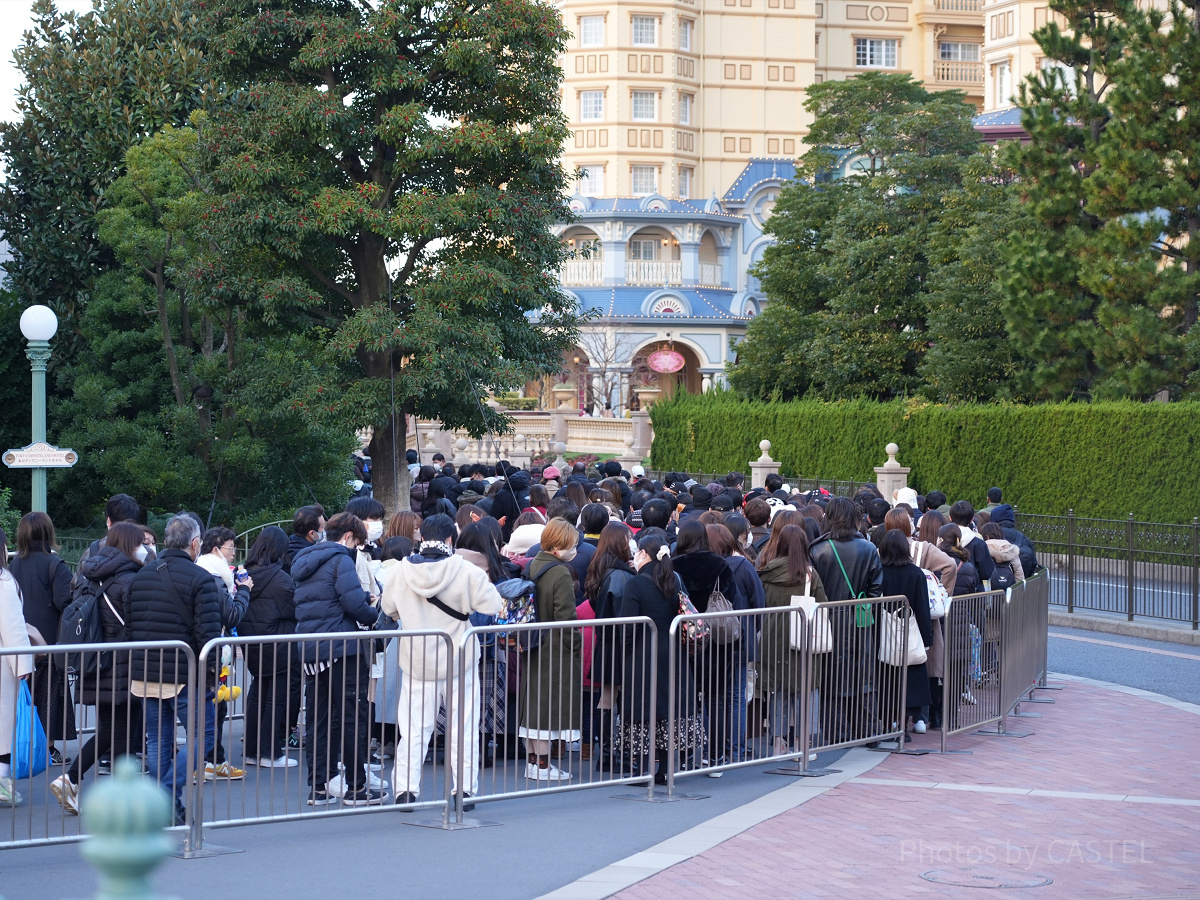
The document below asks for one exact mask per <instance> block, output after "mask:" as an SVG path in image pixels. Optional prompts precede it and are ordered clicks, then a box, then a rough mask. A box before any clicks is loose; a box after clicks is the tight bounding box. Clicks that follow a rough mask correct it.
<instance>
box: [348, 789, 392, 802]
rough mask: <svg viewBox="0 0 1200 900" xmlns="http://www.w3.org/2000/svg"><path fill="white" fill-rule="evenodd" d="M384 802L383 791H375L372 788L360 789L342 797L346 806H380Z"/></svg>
mask: <svg viewBox="0 0 1200 900" xmlns="http://www.w3.org/2000/svg"><path fill="white" fill-rule="evenodd" d="M382 802H383V791H373V790H371V789H370V788H359V789H358V790H357V791H353V792H348V793H347V794H346V795H345V796H344V797H342V803H343V804H344V805H345V806H378V805H379V804H380V803H382Z"/></svg>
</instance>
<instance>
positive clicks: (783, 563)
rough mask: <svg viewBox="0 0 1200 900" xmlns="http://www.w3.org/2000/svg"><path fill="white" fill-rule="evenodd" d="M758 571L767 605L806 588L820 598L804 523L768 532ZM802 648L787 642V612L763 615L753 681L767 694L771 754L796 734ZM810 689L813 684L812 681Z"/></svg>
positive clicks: (795, 740) (788, 601)
mask: <svg viewBox="0 0 1200 900" xmlns="http://www.w3.org/2000/svg"><path fill="white" fill-rule="evenodd" d="M758 574H759V577H760V578H761V579H762V583H763V589H764V592H765V593H766V605H767V608H768V609H770V608H773V607H781V606H791V605H792V603H793V599H792V598H794V597H797V596H799V595H802V594H804V593H806V591H805V581H806V580H807V582H808V591H807V593H808V594H810V595H811V596H812V597H813V598H814V599H815V600H816V601H817V603H824V602H825V599H826V598H825V588H824V587H823V586H822V584H821V579H820V577H819V576H818V575H817V573H816V571H814V570H813V568H812V563H811V560H810V559H809V556H808V537H807V535H806V534H805V533H804V529H803V528H800V527H798V526H796V525H787V526H784V527H783V528H781V529H780V530H779V531H778V532H775V533H773V534H772V535H771V540H770V541H769V542H768V543H767V546H766V547H765V548H764V550H763V554H762V556H760V557H759V558H758ZM803 662H804V654H803V653H801V652H800V651H799V650H793V649H792V645H791V624H790V616H784V615H768V616H766V617H765V618H764V620H763V626H762V637H761V641H760V646H759V657H758V677H759V685H760V686H761V689H762V690H763V691H765V692H769V693H770V694H771V736H772V738H774V751H775V755H777V756H783V755H786V754H787V753H789V752H791V750H790V749H789V745H793V744H794V746H795V747H799V745H800V741H801V740H802V732H801V731H800V728H801V727H802V725H801V721H802V720H801V709H802V703H801V701H802V700H803V696H802V694H803V690H804V669H803ZM812 687H813V688H814V694H815V693H816V690H815V689H816V687H817V685H816V684H813V685H812Z"/></svg>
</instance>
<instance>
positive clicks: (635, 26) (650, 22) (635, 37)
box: [629, 16, 658, 47]
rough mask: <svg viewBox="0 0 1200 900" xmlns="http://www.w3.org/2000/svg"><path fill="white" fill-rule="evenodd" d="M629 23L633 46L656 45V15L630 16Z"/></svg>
mask: <svg viewBox="0 0 1200 900" xmlns="http://www.w3.org/2000/svg"><path fill="white" fill-rule="evenodd" d="M629 23H630V32H631V40H632V41H633V46H635V47H657V46H658V16H632V17H630V20H629ZM647 29H648V30H649V33H647Z"/></svg>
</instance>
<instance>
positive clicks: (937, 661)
mask: <svg viewBox="0 0 1200 900" xmlns="http://www.w3.org/2000/svg"><path fill="white" fill-rule="evenodd" d="M913 543H914V544H916V543H921V544H924V545H925V548H924V549H923V550H922V551H921V568H922V569H928V570H929V571H930V572H932V573H933V574H934V575H936V576H937V579H938V581H940V582H941V583H942V587H944V588H945V589H946V593H947V594H949V595H950V596H951V597H953V596H954V581H955V579H956V578H957V577H958V564H957V563H955V562H954V560H953V559H952V558H951V556H950V554H948V553H947V552H946V551H944V550H940V549H938V548H937V547H936V546H934V545H933V544H931V543H929V542H928V541H913ZM928 655H929V659H928V660H926V664H925V667H926V669H927V670H928V671H929V677H930V678H941V677H942V669H943V666H944V665H945V659H946V638H945V636H944V635H943V634H942V626H941V624H940V623H939V622H938V621H936V620H935V621H934V623H933V643H932V644H930V646H929V654H928Z"/></svg>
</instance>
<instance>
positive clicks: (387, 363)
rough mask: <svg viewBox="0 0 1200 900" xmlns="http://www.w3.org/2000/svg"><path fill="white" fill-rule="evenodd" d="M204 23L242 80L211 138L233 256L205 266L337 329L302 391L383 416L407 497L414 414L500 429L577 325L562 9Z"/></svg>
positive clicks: (220, 107) (229, 16) (238, 14)
mask: <svg viewBox="0 0 1200 900" xmlns="http://www.w3.org/2000/svg"><path fill="white" fill-rule="evenodd" d="M206 27H207V28H208V29H209V32H210V34H211V40H210V55H209V57H208V58H209V61H210V62H211V64H212V69H211V72H212V76H213V78H214V79H216V80H219V81H220V82H221V83H223V84H227V85H230V86H233V87H232V88H231V90H229V91H228V92H227V93H226V94H224V95H223V96H222V97H220V98H219V99H215V100H214V102H213V103H211V104H210V106H209V117H210V118H209V122H208V124H207V125H205V127H204V129H203V131H202V147H203V150H204V152H205V153H206V155H207V156H206V161H205V168H206V170H207V171H208V172H210V173H211V177H212V179H213V186H214V190H215V196H214V200H213V204H212V206H211V208H210V209H209V210H208V211H206V212H205V213H203V214H202V219H203V222H204V225H205V229H206V231H207V233H208V235H209V236H210V237H211V240H212V242H213V246H214V247H215V248H218V249H216V250H214V251H212V252H209V253H206V254H204V255H202V256H201V257H199V258H198V260H197V265H196V266H195V267H194V270H193V271H194V273H195V274H196V276H197V278H198V280H199V283H200V284H201V285H202V286H203V290H204V291H206V292H207V293H209V294H210V295H212V296H217V297H221V298H224V299H225V300H226V301H227V302H228V303H230V304H231V305H233V306H235V307H237V308H251V307H252V308H257V309H260V310H261V314H262V316H263V317H264V319H267V320H269V319H270V316H271V315H273V314H274V311H276V310H279V309H295V308H301V309H303V310H304V311H305V313H306V314H307V315H308V316H310V317H311V319H312V320H313V321H315V322H317V323H320V324H321V326H322V327H323V328H325V329H327V334H328V339H327V342H326V343H325V353H324V354H323V356H322V359H321V362H322V364H328V371H329V373H330V374H329V375H328V376H327V377H323V378H318V379H315V380H313V381H311V382H310V383H308V384H306V385H297V386H295V387H296V390H295V393H296V395H297V397H296V399H295V400H294V406H295V408H296V409H297V410H298V411H300V412H302V413H303V414H304V415H305V416H306V417H308V419H309V420H310V421H315V422H324V423H337V424H339V425H346V424H354V425H358V426H365V425H368V424H370V425H374V426H375V431H374V437H373V439H372V442H371V447H370V452H371V455H372V457H373V458H374V459H375V461H376V465H375V470H374V471H375V473H376V479H375V490H376V494H377V496H379V497H380V498H381V499H382V500H384V502H386V503H389V505H391V506H392V507H393V508H402V507H403V506H404V505H405V503H406V502H407V470H406V469H405V467H404V466H402V465H401V466H395V467H394V466H392V465H390V464H388V462H387V461H388V460H394V459H395V456H396V455H397V454H399V453H401V452H402V449H403V445H402V443H401V442H402V440H403V437H402V436H403V434H404V422H405V416H406V415H408V414H412V413H416V414H419V415H421V416H423V417H431V418H432V417H437V418H439V419H441V420H442V421H443V422H444V423H446V424H447V425H458V426H466V427H468V428H470V429H471V430H472V432H473V433H479V434H482V433H484V432H487V431H492V430H500V429H501V428H502V427H503V425H504V420H503V418H502V417H500V416H499V415H498V414H496V413H494V412H492V411H491V410H490V409H489V408H488V407H486V406H485V405H484V404H483V402H482V401H483V399H484V397H485V394H486V391H487V390H488V389H494V390H504V389H508V388H511V387H515V386H517V385H520V384H523V383H524V382H526V381H529V380H533V379H535V378H537V377H539V376H540V375H542V374H545V373H548V372H554V371H557V370H558V368H559V366H560V360H561V354H562V351H563V350H564V349H567V348H568V347H570V346H572V345H573V343H574V340H575V334H574V318H573V309H572V307H571V304H570V302H569V300H568V298H567V297H566V296H565V295H564V294H562V293H561V292H560V291H559V290H558V287H557V283H556V277H555V272H556V271H557V269H558V266H559V263H560V261H561V259H562V258H563V248H562V246H561V244H560V243H559V241H558V240H557V239H556V238H555V237H554V236H553V235H552V234H551V233H550V230H549V226H550V225H551V224H552V223H553V222H555V221H557V220H562V219H565V218H567V217H568V210H567V208H566V206H565V204H564V200H563V198H564V196H565V186H566V177H565V173H564V172H563V170H562V168H561V166H560V165H559V164H558V162H557V158H558V155H559V153H560V150H561V147H562V143H563V140H564V138H565V136H566V125H565V121H564V118H563V114H562V112H561V109H560V100H559V85H560V80H561V72H560V70H559V68H558V65H557V58H558V55H559V53H560V52H561V51H562V49H563V38H564V34H565V32H564V31H563V28H562V23H561V21H560V19H559V16H558V13H557V12H556V11H555V10H554V9H553V8H552V7H550V6H548V5H545V4H541V3H537V2H534V0H505V2H503V3H475V2H470V0H451V2H448V3H442V4H434V5H427V4H423V3H417V2H413V0H380V2H377V3H365V2H352V0H301V2H283V0H269V2H257V0H216V2H210V3H208V4H207V5H206ZM248 260H253V261H254V263H253V265H248V264H247V261H248ZM334 366H336V372H334V371H333V367H334ZM398 445H399V446H398ZM394 468H395V469H397V470H398V471H399V472H400V473H401V481H402V483H401V484H393V478H392V471H393V469H394Z"/></svg>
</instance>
